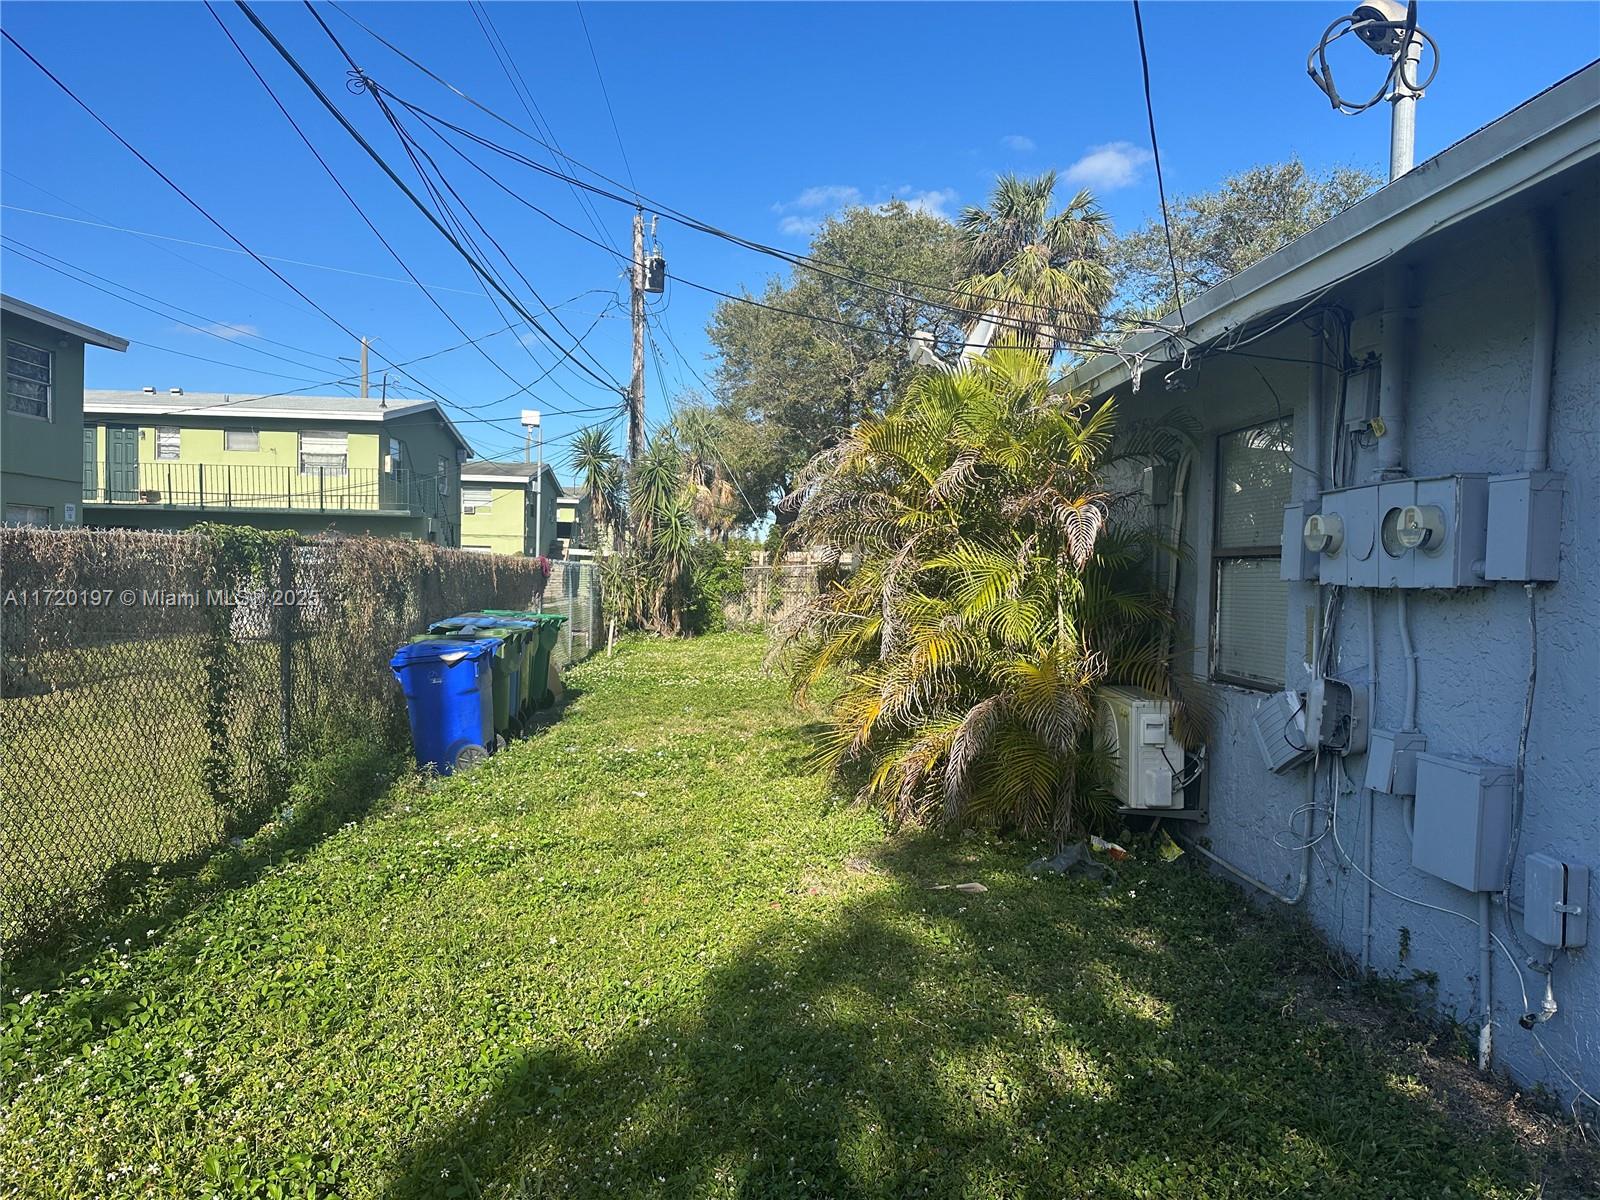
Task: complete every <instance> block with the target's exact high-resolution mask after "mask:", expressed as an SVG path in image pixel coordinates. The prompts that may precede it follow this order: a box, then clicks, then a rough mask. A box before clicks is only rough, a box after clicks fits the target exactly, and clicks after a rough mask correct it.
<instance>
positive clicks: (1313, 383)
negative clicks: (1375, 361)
mask: <svg viewBox="0 0 1600 1200" xmlns="http://www.w3.org/2000/svg"><path fill="white" fill-rule="evenodd" d="M1326 320H1327V317H1326V316H1324V315H1323V314H1322V313H1317V314H1316V315H1315V316H1314V317H1312V318H1311V354H1310V355H1309V358H1310V360H1311V362H1310V365H1309V366H1308V367H1307V368H1306V420H1305V427H1306V440H1305V449H1304V451H1303V452H1302V455H1301V461H1302V462H1303V463H1304V464H1305V466H1304V467H1302V468H1301V472H1300V494H1301V495H1302V496H1303V497H1305V499H1307V500H1315V499H1316V498H1317V497H1318V496H1320V495H1321V494H1322V478H1323V477H1322V385H1323V376H1324V369H1325V368H1324V364H1323V357H1322V348H1323V328H1324V322H1325V321H1326Z"/></svg>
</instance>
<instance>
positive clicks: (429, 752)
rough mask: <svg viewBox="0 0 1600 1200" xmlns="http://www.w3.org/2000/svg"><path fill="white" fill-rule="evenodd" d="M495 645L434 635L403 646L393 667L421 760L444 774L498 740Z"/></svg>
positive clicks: (479, 756)
mask: <svg viewBox="0 0 1600 1200" xmlns="http://www.w3.org/2000/svg"><path fill="white" fill-rule="evenodd" d="M493 653H494V646H493V645H492V644H491V642H490V641H488V640H486V639H485V640H461V639H451V638H429V639H427V640H424V641H414V642H410V643H407V644H406V645H404V646H401V647H400V648H399V649H398V650H396V651H395V653H394V657H393V658H391V659H390V660H389V668H390V670H392V671H393V672H394V676H395V679H397V680H398V681H399V683H400V687H401V690H402V691H404V692H405V697H406V712H407V715H408V716H409V717H410V719H411V742H412V747H413V749H414V750H415V753H416V758H417V765H418V766H420V767H432V768H433V769H434V770H435V771H437V772H438V773H439V774H440V775H449V774H451V773H452V772H454V771H456V770H459V769H462V768H464V767H470V766H472V765H473V764H474V763H476V762H478V761H480V760H481V759H482V758H483V757H484V756H485V755H486V754H487V753H488V749H489V747H490V746H491V745H492V744H493V742H494V721H493V715H494V714H493V709H494V697H493V689H494V684H493V679H494V670H493V667H492V666H491V665H490V664H491V656H492V655H493Z"/></svg>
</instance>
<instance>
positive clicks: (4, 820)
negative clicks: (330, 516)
mask: <svg viewBox="0 0 1600 1200" xmlns="http://www.w3.org/2000/svg"><path fill="white" fill-rule="evenodd" d="M541 582H543V581H542V580H541V577H540V573H539V571H538V568H537V566H536V564H535V562H534V561H533V560H531V559H525V558H512V557H506V556H499V555H483V554H471V553H465V552H461V551H454V550H441V549H439V548H437V547H434V546H431V545H428V544H427V543H421V542H406V541H397V540H385V539H376V538H349V539H310V540H306V539H299V538H286V537H283V536H281V535H267V534H261V533H259V532H257V531H254V530H245V529H232V528H224V527H215V528H213V529H211V530H209V531H206V532H190V533H180V534H172V533H148V532H138V531H128V530H119V531H99V530H59V529H27V528H5V529H0V592H3V597H4V607H3V611H0V650H3V653H0V747H3V754H0V940H3V941H4V943H5V944H6V945H7V947H8V948H10V949H12V950H14V949H15V948H16V947H18V946H19V945H22V944H25V943H29V942H32V941H34V940H36V939H39V938H41V937H44V936H47V935H50V934H52V933H54V932H57V931H59V930H61V929H62V928H64V927H66V926H69V925H70V924H71V923H72V922H73V921H74V920H75V919H77V918H78V917H80V916H81V915H83V914H84V913H86V912H88V911H91V910H93V909H94V908H95V907H96V906H97V905H98V904H99V903H101V902H103V901H104V900H106V899H107V898H109V897H112V896H114V895H115V894H116V893H117V892H119V891H120V889H121V887H122V886H123V885H124V884H126V883H127V882H128V881H130V880H132V879H137V878H142V877H144V876H145V875H147V874H148V873H149V872H150V871H151V870H152V869H158V868H161V867H165V866H168V865H171V864H175V863H180V862H184V861H186V860H192V859H195V858H196V857H197V856H201V855H204V854H205V853H206V852H208V851H210V850H211V849H213V848H214V847H216V846H217V845H219V844H220V843H221V842H223V841H224V840H225V839H226V838H227V837H229V836H231V835H233V834H234V833H236V832H240V831H244V830H248V829H250V828H252V827H254V826H256V825H258V824H259V823H260V822H261V821H262V820H264V819H265V818H267V817H268V816H270V815H271V814H272V813H273V812H275V811H277V809H279V808H280V807H281V806H282V805H283V804H284V803H285V802H286V801H287V799H288V795H289V787H290V785H291V783H292V782H293V781H294V779H295V777H296V773H297V770H298V768H299V767H300V765H301V764H303V763H304V762H305V761H306V760H307V758H308V756H310V755H312V754H314V753H316V752H317V750H318V749H319V748H321V747H325V746H328V745H330V744H332V743H333V742H335V741H337V740H340V739H351V738H354V739H361V740H365V741H368V742H370V743H373V744H378V745H387V746H392V747H395V748H400V747H403V746H405V745H406V744H407V742H408V726H407V721H406V714H405V703H404V698H403V697H402V695H401V693H400V689H399V687H398V685H397V684H396V683H395V681H394V679H393V677H392V675H391V673H390V671H389V666H388V662H389V658H390V656H391V654H392V653H393V652H394V649H395V647H396V646H397V645H398V644H400V643H401V642H403V641H405V640H406V638H407V637H409V636H411V635H413V634H415V633H418V632H421V631H422V630H424V629H425V628H426V627H427V625H428V623H429V622H431V621H435V620H438V619H439V618H441V617H445V616H450V615H452V614H455V613H458V612H466V611H472V610H475V609H480V608H529V607H534V606H535V605H537V603H538V597H539V594H540V586H539V585H540V583H541ZM544 590H545V593H546V597H547V601H548V603H547V605H546V608H547V611H554V612H561V613H564V614H567V615H568V616H569V618H570V619H569V621H568V623H567V626H566V627H565V628H564V632H563V639H562V652H561V654H560V656H559V658H558V661H559V662H560V663H561V664H562V665H565V664H567V663H570V662H573V661H576V660H577V659H580V658H582V657H584V656H585V655H586V654H587V653H588V652H589V651H590V650H591V649H592V647H593V642H594V638H595V630H597V629H598V628H599V581H598V578H597V577H596V576H595V573H594V568H593V567H592V566H590V565H588V564H569V563H557V564H555V567H554V570H553V573H552V576H551V578H550V579H549V581H548V585H547V586H546V588H545V589H544Z"/></svg>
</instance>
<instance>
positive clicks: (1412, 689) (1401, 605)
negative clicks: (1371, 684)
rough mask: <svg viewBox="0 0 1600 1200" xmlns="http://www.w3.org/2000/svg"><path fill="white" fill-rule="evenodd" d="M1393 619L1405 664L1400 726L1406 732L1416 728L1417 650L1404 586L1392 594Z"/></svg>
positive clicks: (1413, 731) (1412, 731)
mask: <svg viewBox="0 0 1600 1200" xmlns="http://www.w3.org/2000/svg"><path fill="white" fill-rule="evenodd" d="M1394 603H1395V619H1396V621H1397V622H1398V623H1399V625H1400V657H1401V658H1403V659H1405V665H1406V711H1405V719H1404V720H1403V721H1402V723H1401V725H1400V728H1401V729H1403V730H1404V731H1405V732H1406V733H1415V732H1416V730H1417V650H1416V647H1415V646H1413V645H1412V643H1411V604H1410V601H1409V600H1407V598H1406V592H1405V589H1404V588H1400V589H1397V590H1396V591H1395V594H1394Z"/></svg>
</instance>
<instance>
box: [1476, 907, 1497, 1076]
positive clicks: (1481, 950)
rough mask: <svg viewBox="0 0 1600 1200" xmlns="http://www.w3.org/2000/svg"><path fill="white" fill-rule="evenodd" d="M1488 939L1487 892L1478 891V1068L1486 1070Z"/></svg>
mask: <svg viewBox="0 0 1600 1200" xmlns="http://www.w3.org/2000/svg"><path fill="white" fill-rule="evenodd" d="M1492 945H1493V944H1492V943H1491V942H1490V940H1489V893H1488V892H1479V893H1478V1002H1479V1007H1480V1008H1481V1009H1482V1010H1483V1023H1482V1024H1481V1025H1480V1026H1479V1027H1478V1070H1480V1071H1487V1070H1488V1069H1489V1064H1490V1063H1491V1062H1492V1061H1493V1059H1494V993H1493V991H1492V989H1491V986H1490V985H1491V976H1492V975H1493V973H1494V954H1493V953H1492Z"/></svg>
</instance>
